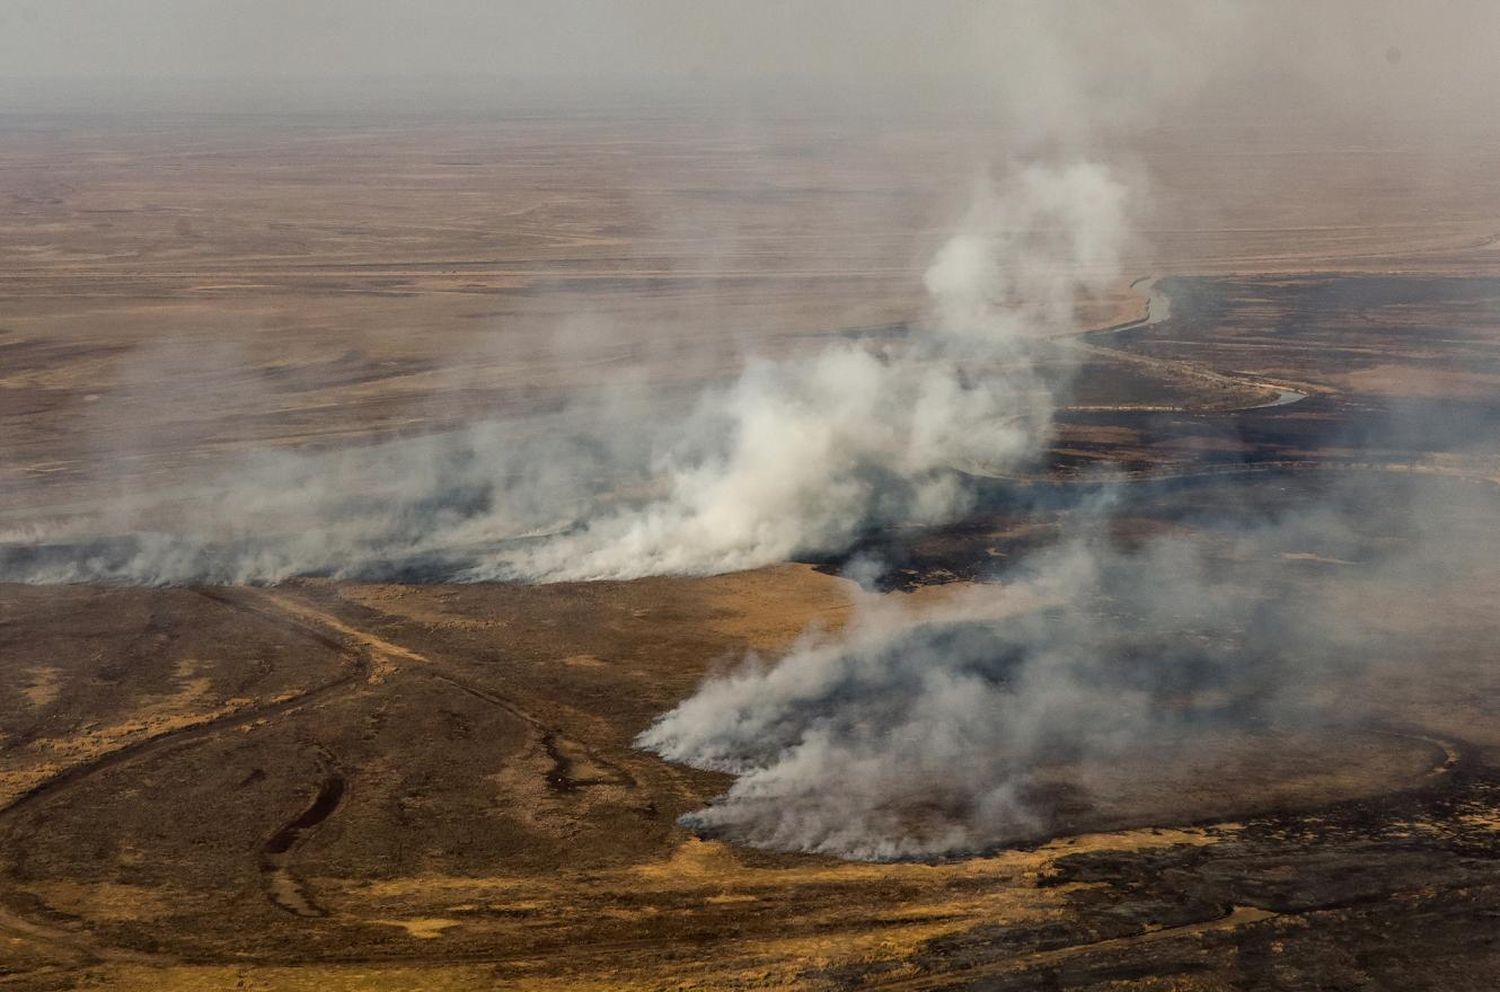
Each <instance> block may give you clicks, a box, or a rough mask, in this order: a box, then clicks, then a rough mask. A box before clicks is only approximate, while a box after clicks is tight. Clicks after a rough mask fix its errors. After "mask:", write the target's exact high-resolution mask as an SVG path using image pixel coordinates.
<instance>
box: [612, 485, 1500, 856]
mask: <svg viewBox="0 0 1500 992" xmlns="http://www.w3.org/2000/svg"><path fill="white" fill-rule="evenodd" d="M1121 495H1123V494H1121ZM1225 503H1226V504H1227V505H1226V506H1225V507H1224V508H1223V509H1222V510H1221V511H1218V515H1217V516H1215V517H1214V518H1213V520H1211V521H1209V520H1206V521H1204V523H1205V524H1207V528H1206V529H1204V530H1196V531H1187V532H1183V531H1178V532H1176V533H1171V534H1169V535H1166V536H1161V537H1157V538H1154V539H1152V540H1150V541H1147V542H1145V543H1143V544H1138V545H1125V544H1121V543H1120V542H1119V541H1118V540H1116V539H1114V538H1112V537H1110V529H1111V523H1112V521H1113V520H1114V519H1115V518H1116V516H1117V514H1118V511H1119V507H1118V506H1110V505H1108V503H1107V502H1105V503H1101V504H1100V505H1097V506H1094V507H1090V508H1085V509H1080V510H1078V511H1075V512H1074V513H1073V514H1070V515H1069V517H1068V518H1067V519H1066V521H1065V523H1066V527H1065V531H1066V533H1067V534H1068V537H1067V539H1066V540H1064V541H1062V542H1061V543H1060V544H1059V545H1057V546H1055V547H1053V548H1051V549H1048V550H1046V551H1042V552H1038V553H1036V554H1034V555H1032V556H1031V557H1030V558H1029V559H1028V560H1026V561H1025V562H1023V563H1021V564H1020V565H1014V564H1012V565H1011V566H1010V568H1009V570H1008V572H1007V573H1006V574H1005V575H1004V576H1003V581H1001V582H995V583H993V584H981V585H975V586H971V587H966V588H963V587H961V588H960V589H959V591H958V593H957V594H956V595H954V596H952V597H950V598H948V599H947V600H945V601H944V605H943V606H942V607H941V608H940V609H938V610H936V611H934V610H933V609H930V608H929V609H927V610H926V611H925V612H924V611H921V610H919V609H918V608H917V607H914V606H911V605H908V604H906V603H905V602H904V597H902V596H900V595H892V596H884V597H879V596H870V597H867V598H866V599H864V600H863V601H862V603H861V606H860V609H859V611H858V613H857V615H856V617H855V619H854V621H853V622H852V623H851V624H850V626H849V628H848V629H847V630H845V631H844V632H843V633H841V634H839V635H836V636H830V635H827V634H812V635H809V637H808V638H807V639H806V640H804V642H803V643H802V644H800V645H799V646H797V647H796V648H794V649H793V650H792V651H791V652H790V653H789V654H788V655H787V656H786V657H784V658H782V659H780V660H779V661H777V662H775V663H774V664H772V663H768V662H767V661H765V660H763V659H760V658H757V657H754V656H752V657H749V658H747V659H745V660H744V661H743V662H742V663H741V664H740V665H739V666H738V667H737V668H734V669H732V670H730V671H728V672H726V673H722V674H719V675H716V676H713V677H710V678H709V679H708V680H707V681H705V682H704V684H703V685H702V686H701V687H700V688H699V690H698V692H697V693H696V694H694V695H693V696H692V697H690V698H689V699H687V700H685V701H684V702H682V703H681V704H679V705H678V706H677V707H676V708H675V709H673V710H672V711H670V712H668V713H667V714H665V715H664V716H662V717H661V718H659V719H658V720H657V721H656V722H655V723H654V724H653V725H652V726H651V727H650V728H648V729H647V730H646V731H645V732H644V733H643V734H642V735H641V736H640V738H639V739H638V740H637V744H638V746H641V747H643V748H646V749H648V750H651V751H653V752H655V753H657V754H659V755H661V756H662V757H664V758H667V759H668V760H671V761H676V762H681V763H684V764H689V765H692V766H694V767H698V768H704V769H711V770H716V771H722V772H728V773H731V774H733V775H735V776H737V778H736V781H735V782H734V784H733V785H732V786H731V787H730V789H729V790H728V791H727V793H725V794H724V795H722V796H720V797H719V798H718V799H716V800H715V801H714V802H713V803H712V804H710V805H709V806H708V807H706V808H704V809H702V810H699V811H697V812H695V813H691V814H689V815H688V816H686V817H684V819H683V822H684V824H685V825H687V826H689V827H690V828H692V829H694V830H697V831H700V832H703V833H706V834H709V835H712V836H716V837H721V838H724V839H728V840H732V841H735V842H739V843H745V844H749V845H753V846H756V847H764V848H769V849H773V850H782V851H805V852H816V853H822V854H832V855H837V856H841V857H850V858H861V859H876V860H879V859H889V858H902V857H933V856H950V855H959V854H966V853H972V852H975V851H980V850H984V849H987V848H991V847H994V846H996V845H1002V844H1006V843H1013V842H1016V841H1021V840H1027V839H1033V838H1039V837H1045V836H1048V835H1050V834H1052V833H1054V832H1056V831H1058V830H1059V829H1061V830H1070V831H1076V830H1078V829H1084V828H1102V827H1104V826H1108V825H1112V824H1117V823H1129V822H1131V820H1130V815H1131V814H1130V813H1129V812H1128V810H1129V809H1130V808H1132V804H1136V807H1135V808H1139V794H1140V793H1141V792H1143V791H1144V792H1145V793H1147V794H1150V792H1151V789H1152V788H1155V789H1157V790H1160V789H1161V788H1163V787H1164V786H1163V785H1162V784H1161V783H1162V782H1163V781H1170V780H1171V776H1172V775H1173V774H1176V772H1175V771H1174V769H1191V768H1193V767H1195V766H1197V767H1199V768H1200V772H1199V773H1198V774H1199V776H1200V780H1201V767H1202V765H1203V764H1204V763H1205V762H1213V761H1215V760H1216V759H1215V757H1214V750H1213V749H1214V748H1215V747H1219V746H1223V745H1224V743H1225V742H1226V741H1231V740H1247V741H1254V742H1256V743H1255V747H1257V748H1259V749H1265V748H1272V749H1274V748H1276V747H1278V744H1277V742H1276V741H1277V735H1278V733H1280V732H1284V733H1286V734H1297V733H1303V732H1307V731H1318V730H1320V729H1322V730H1327V729H1329V728H1332V727H1367V726H1370V725H1371V724H1372V723H1373V724H1374V726H1375V727H1376V730H1375V732H1376V733H1382V731H1381V730H1380V729H1379V720H1378V717H1377V716H1375V715H1372V713H1370V712H1369V711H1367V710H1366V709H1365V707H1366V706H1368V705H1369V704H1368V703H1361V702H1360V700H1361V699H1362V698H1363V699H1368V698H1369V697H1367V696H1366V695H1365V691H1362V690H1361V686H1362V685H1363V684H1364V683H1366V682H1369V683H1372V684H1379V683H1381V682H1382V681H1384V680H1388V679H1389V678H1390V677H1391V675H1392V674H1393V673H1397V672H1399V673H1400V674H1401V676H1402V677H1406V678H1410V677H1411V676H1412V673H1413V671H1417V672H1421V671H1428V670H1435V669H1427V668H1424V666H1436V664H1437V663H1436V662H1434V661H1433V660H1432V659H1433V657H1434V656H1435V655H1437V656H1440V651H1441V649H1442V644H1441V641H1442V638H1441V637H1437V638H1433V637H1432V636H1431V635H1430V632H1428V633H1417V632H1415V631H1405V630H1403V629H1402V628H1401V622H1402V621H1397V622H1396V623H1395V624H1393V625H1392V626H1391V627H1389V628H1386V629H1382V625H1381V623H1380V622H1379V621H1378V620H1376V619H1375V618H1372V617H1371V616H1369V615H1368V613H1367V612H1365V611H1363V610H1361V609H1359V608H1358V604H1362V603H1365V602H1366V600H1365V597H1370V598H1369V600H1368V602H1381V601H1386V600H1389V601H1399V602H1402V603H1403V604H1405V606H1406V608H1409V609H1410V608H1415V609H1417V610H1427V611H1429V612H1430V615H1432V616H1444V615H1445V614H1444V613H1443V610H1444V608H1445V607H1451V603H1452V601H1453V600H1454V599H1455V598H1456V597H1457V595H1458V594H1456V592H1455V590H1458V589H1462V588H1464V587H1465V586H1467V585H1470V584H1472V583H1473V582H1474V581H1475V580H1474V578H1473V576H1474V575H1476V574H1485V573H1486V572H1487V571H1489V570H1492V567H1493V566H1492V556H1491V553H1490V552H1489V550H1488V544H1489V542H1488V541H1486V540H1484V539H1483V535H1485V534H1486V533H1493V527H1494V526H1495V525H1496V521H1497V519H1500V516H1497V514H1500V504H1497V502H1496V499H1495V495H1494V493H1492V492H1490V491H1488V490H1482V489H1475V488H1474V487H1473V486H1463V485H1458V486H1453V487H1451V489H1448V488H1444V487H1442V486H1440V485H1438V484H1436V483H1434V482H1429V483H1428V484H1426V485H1419V484H1417V483H1416V481H1415V480H1412V481H1410V482H1407V483H1400V482H1397V481H1394V480H1391V479H1379V478H1378V477H1365V478H1355V479H1352V480H1349V481H1348V482H1347V483H1346V484H1344V485H1342V486H1340V487H1338V488H1337V489H1336V490H1335V491H1333V492H1320V494H1319V496H1318V498H1317V501H1316V502H1315V503H1314V504H1312V505H1311V506H1303V507H1300V508H1294V507H1288V508H1287V509H1286V510H1285V511H1284V512H1282V513H1281V514H1278V515H1276V516H1272V517H1270V518H1269V519H1267V518H1264V517H1263V515H1262V514H1256V513H1246V512H1245V511H1246V510H1247V509H1248V508H1247V507H1243V506H1241V507H1235V506H1234V505H1233V503H1234V500H1233V498H1232V497H1228V496H1226V497H1225ZM1246 516H1249V517H1256V516H1262V519H1261V520H1260V522H1256V523H1246V522H1245V519H1244V518H1245V517H1246ZM1438 521H1441V523H1439V522H1438ZM1445 531H1446V533H1445ZM1308 548H1318V549H1320V551H1322V552H1323V555H1324V556H1325V557H1315V556H1309V555H1307V554H1306V553H1305V552H1306V550H1307V549H1308ZM1309 557H1314V558H1315V563H1313V564H1309V563H1308V562H1307V561H1305V560H1304V559H1307V558H1309ZM1329 570H1334V571H1329ZM1335 576H1336V578H1335ZM1413 604H1428V605H1425V606H1415V607H1414V606H1413ZM1351 605H1356V608H1355V609H1354V610H1352V611H1351V609H1350V607H1351ZM1451 636H1452V637H1453V638H1455V640H1457V641H1458V642H1459V643H1461V644H1464V645H1465V647H1464V650H1465V651H1472V642H1471V641H1466V640H1465V638H1468V637H1471V636H1472V635H1471V634H1469V633H1468V632H1466V631H1465V630H1464V629H1462V625H1459V626H1458V627H1457V628H1456V629H1455V630H1454V631H1452V632H1451ZM1376 695H1378V693H1377V694H1376ZM1146 780H1155V785H1154V786H1153V784H1152V782H1151V781H1146ZM1165 787H1166V788H1170V786H1165ZM1122 811H1125V812H1123V813H1122ZM1080 816H1082V817H1083V819H1082V820H1080V819H1078V817H1080ZM1119 816H1123V819H1121V820H1113V819H1111V818H1112V817H1119ZM1070 817H1072V818H1073V819H1072V820H1070V819H1069V818H1070Z"/></svg>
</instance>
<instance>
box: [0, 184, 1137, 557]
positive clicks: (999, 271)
mask: <svg viewBox="0 0 1500 992" xmlns="http://www.w3.org/2000/svg"><path fill="white" fill-rule="evenodd" d="M1125 215H1126V196H1125V188H1124V187H1123V186H1122V185H1121V184H1120V183H1119V182H1117V181H1116V180H1115V179H1114V178H1113V177H1112V176H1111V175H1110V173H1109V172H1108V170H1106V169H1105V168H1103V167H1101V166H1099V165H1095V164H1090V163H1075V164H1071V165H1067V166H1063V167H1046V166H1040V165H1037V166H1031V167H1028V168H1024V169H1020V170H1018V171H1017V173H1016V174H1015V175H1014V176H1013V177H1012V178H1011V180H1010V181H1009V182H1007V183H1006V184H1005V185H1003V186H1002V187H1001V188H1000V189H998V190H993V191H991V190H986V191H985V192H984V193H983V194H982V195H981V196H980V197H979V198H978V202H977V203H976V204H975V206H974V207H973V209H972V211H971V213H970V216H969V217H968V219H967V221H966V222H965V224H964V226H963V229H962V230H961V231H960V233H958V234H957V235H955V236H954V237H953V238H952V239H951V240H950V241H949V242H948V243H947V244H946V245H945V246H944V247H943V248H942V249H941V250H940V251H939V252H938V253H937V256H936V258H935V260H934V262H933V263H932V265H931V267H930V269H929V270H928V272H927V275H926V280H925V283H926V287H927V289H928V290H929V293H930V296H931V301H932V304H931V311H932V312H931V316H930V319H929V320H928V321H926V322H925V323H924V324H923V325H922V326H920V327H919V328H917V329H916V330H914V332H913V333H912V334H911V335H910V336H908V337H907V338H906V339H904V340H901V341H898V342H894V343H887V344H885V345H869V346H866V345H861V344H857V343H853V342H840V343H837V344H830V345H827V346H825V347H824V348H822V350H820V351H818V352H816V353H814V354H811V355H806V356H800V357H795V358H791V359H787V360H784V361H778V362H769V361H751V362H750V363H749V365H748V367H747V369H746V370H745V372H744V374H743V375H742V376H740V378H739V379H738V381H736V382H734V383H733V384H732V385H728V386H726V387H718V388H714V389H711V390H709V391H708V392H706V393H705V394H704V395H703V396H702V397H700V399H699V401H698V403H697V404H696V409H695V411H694V413H693V415H692V416H691V417H690V418H688V419H687V420H686V422H685V423H683V424H679V425H675V426H663V425H654V426H653V425H649V424H647V425H642V424H640V423H633V422H632V421H631V420H629V419H628V418H615V417H612V416H603V417H600V418H599V420H598V423H597V426H594V427H591V428H589V429H586V430H584V431H581V432H577V433H571V434H565V433H564V432H563V431H561V430H559V431H542V432H540V433H538V434H536V435H534V436H531V437H529V438H523V437H521V436H519V435H515V436H512V435H511V434H509V433H508V431H507V426H506V425H503V424H500V423H490V424H478V425H475V426H473V427H471V428H468V429H466V430H463V431H460V432H457V433H455V434H451V435H448V436H444V437H437V438H427V439H418V440H413V441H405V442H398V443H394V444H390V445H386V446H383V447H380V448H376V449H372V450H365V451H351V452H343V453H338V454H333V455H321V456H300V457H299V456H286V455H281V456H265V457H263V458H259V459H255V460H253V461H252V462H250V463H248V464H246V465H244V466H243V467H242V469H241V470H240V471H238V472H236V473H235V474H234V475H233V476H231V477H230V478H228V479H227V480H225V481H223V482H222V483H220V484H217V485H213V486H209V487H207V489H206V492H205V493H202V494H199V495H200V497H201V496H205V495H206V496H207V497H208V498H207V499H203V498H199V499H196V500H193V501H190V502H189V503H188V505H186V506H185V507H183V508H181V509H177V508H173V509H172V510H171V512H166V510H165V501H164V500H156V501H152V500H147V501H145V504H144V506H143V507H140V508H137V509H141V510H144V511H145V512H146V513H148V514H149V515H152V516H154V517H157V518H162V517H168V518H170V519H172V520H173V526H172V528H171V529H166V528H162V529H160V530H156V529H152V528H150V527H147V526H144V525H142V523H141V522H140V519H139V518H138V517H137V516H134V515H133V511H132V510H130V509H127V510H125V511H121V512H119V513H117V514H116V515H115V516H114V517H113V518H109V519H104V520H102V521H101V520H93V521H82V522H78V523H73V524H69V525H66V526H64V527H61V528H49V529H46V530H43V531H42V532H40V533H37V534H26V535H10V536H9V537H10V540H11V547H10V548H9V549H8V550H7V549H0V577H3V578H6V579H10V580H20V581H41V582H45V581H93V580H106V581H130V582H148V583H170V582H205V581H206V582H274V581H278V580H281V579H285V578H288V577H292V576H296V575H310V574H312V575H328V576H336V577H353V578H389V577H393V576H394V577H424V578H446V579H466V580H490V579H500V580H523V581H556V580H568V579H603V578H631V577H635V576H640V575H648V574H663V573H678V574H680V573H712V572H723V571H730V570H735V569H742V568H750V567H754V566H757V565H763V564H767V563H769V562H774V561H780V560H784V559H786V558H788V557H790V556H793V555H796V554H799V553H803V554H805V553H818V552H831V551H837V550H840V549H843V548H845V547H847V546H849V545H850V544H851V543H852V542H853V541H854V540H855V539H856V538H857V537H858V536H859V535H860V534H861V533H863V532H865V531H867V530H869V529H870V528H873V527H879V526H889V525H900V524H928V523H935V522H941V521H946V520H951V519H953V518H954V517H955V516H956V515H957V514H959V513H961V512H962V511H963V510H964V508H965V507H966V505H967V493H966V491H965V486H964V484H963V481H962V479H963V477H962V476H961V474H960V472H959V470H960V469H961V468H964V467H972V466H976V465H982V466H986V467H989V468H992V469H993V468H1001V469H1003V468H1007V467H1013V466H1015V465H1016V464H1018V463H1019V462H1021V461H1023V460H1024V459H1026V458H1028V457H1030V456H1032V455H1033V454H1035V453H1036V452H1037V451H1038V450H1039V449H1040V448H1041V446H1042V445H1043V444H1044V442H1045V441H1046V439H1047V437H1048V433H1049V428H1050V423H1051V414H1052V409H1053V401H1052V397H1051V395H1050V393H1049V389H1048V385H1047V383H1046V382H1044V380H1043V377H1042V375H1041V371H1040V369H1039V365H1038V363H1039V361H1040V360H1041V359H1042V358H1043V357H1046V358H1048V359H1050V360H1052V361H1053V362H1054V363H1058V362H1059V358H1060V356H1063V355H1065V353H1066V350H1067V347H1066V344H1065V343H1062V342H1059V341H1058V340H1057V338H1058V336H1059V335H1062V334H1064V333H1065V332H1067V331H1069V330H1072V329H1073V319H1074V315H1073V311H1074V306H1075V303H1076V300H1077V297H1078V294H1079V293H1080V292H1093V291H1097V290H1099V289H1102V288H1104V287H1105V286H1107V285H1108V284H1109V283H1110V282H1111V281H1113V280H1114V279H1116V278H1117V277H1118V275H1119V256H1120V252H1121V250H1122V247H1123V241H1124V237H1125V230H1126V224H1125ZM612 486H613V488H614V491H611V487H612ZM621 488H633V489H634V490H636V491H645V492H648V493H649V492H655V493H657V494H659V495H656V496H654V497H649V498H644V499H636V500H634V501H631V500H629V499H628V498H627V497H626V496H625V495H624V494H622V493H621V492H620V491H619V490H620V489H621ZM101 532H103V533H105V534H109V533H114V534H122V533H123V534H128V535H130V536H128V537H122V538H117V539H100V538H99V537H98V535H99V534H100V533H101Z"/></svg>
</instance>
